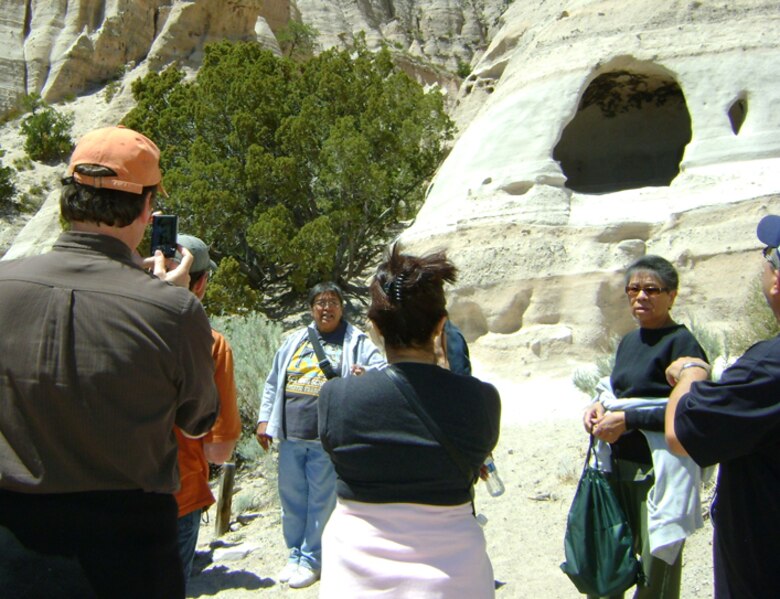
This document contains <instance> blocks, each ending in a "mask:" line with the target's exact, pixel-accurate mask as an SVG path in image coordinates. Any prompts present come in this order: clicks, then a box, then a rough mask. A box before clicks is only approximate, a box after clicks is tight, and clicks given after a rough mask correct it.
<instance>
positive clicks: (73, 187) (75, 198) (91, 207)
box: [60, 164, 157, 227]
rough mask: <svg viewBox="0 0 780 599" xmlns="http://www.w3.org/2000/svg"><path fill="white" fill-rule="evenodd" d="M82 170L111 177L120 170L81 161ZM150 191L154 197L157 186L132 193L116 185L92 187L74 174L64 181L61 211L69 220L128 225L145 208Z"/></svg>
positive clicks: (80, 168) (92, 174) (79, 167)
mask: <svg viewBox="0 0 780 599" xmlns="http://www.w3.org/2000/svg"><path fill="white" fill-rule="evenodd" d="M76 168H77V169H78V171H79V172H83V174H85V175H90V176H92V177H108V176H112V175H115V174H116V173H115V172H114V171H113V170H111V169H110V168H106V167H104V166H92V165H87V164H80V165H79V166H77V167H76ZM148 193H151V194H152V201H154V197H155V195H156V193H157V186H156V185H153V186H151V187H144V189H143V193H140V194H138V193H128V192H126V191H118V190H116V189H107V188H98V187H91V186H89V185H82V184H81V183H77V182H76V181H75V180H74V179H73V178H72V177H69V178H68V179H65V180H64V181H63V187H62V193H61V195H60V212H61V213H62V218H64V219H65V220H66V221H67V222H73V221H79V222H85V223H96V224H100V223H104V224H106V225H109V226H111V227H126V226H127V225H129V224H130V223H132V222H133V221H134V220H135V219H136V218H138V215H139V214H141V212H142V211H143V209H144V202H145V201H146V196H147V194H148Z"/></svg>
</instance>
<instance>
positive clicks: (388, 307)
mask: <svg viewBox="0 0 780 599" xmlns="http://www.w3.org/2000/svg"><path fill="white" fill-rule="evenodd" d="M454 280H455V267H454V266H453V265H452V264H451V263H450V262H449V261H447V259H446V257H445V256H444V254H434V255H430V256H424V257H414V256H408V255H404V254H401V253H400V252H399V250H398V247H397V246H396V247H394V248H393V250H392V252H391V255H390V256H389V258H388V260H387V261H386V262H385V263H383V264H382V265H380V267H379V270H378V272H377V275H376V276H375V277H374V280H373V282H372V284H371V299H372V303H371V307H370V308H369V311H368V316H369V318H370V319H371V321H372V323H373V325H374V327H375V328H376V329H377V331H378V332H379V333H380V335H381V336H382V337H383V339H384V343H385V349H386V352H387V359H388V362H389V363H390V364H391V365H392V366H391V367H390V368H392V369H394V370H395V372H396V373H398V374H400V375H401V376H402V377H404V378H405V379H406V380H407V381H408V383H409V384H410V386H411V388H412V389H413V390H414V393H415V394H416V396H417V399H418V401H419V403H420V404H421V405H422V408H423V410H424V411H425V412H427V414H428V415H429V416H430V418H431V419H432V420H433V421H434V422H435V424H436V426H438V428H439V429H440V430H439V432H438V434H440V435H443V437H444V438H445V439H448V440H449V443H451V444H452V445H453V446H454V452H455V454H456V457H452V455H451V453H449V452H448V451H447V450H445V448H444V447H442V445H441V444H440V443H439V441H437V433H435V432H431V430H430V429H429V428H428V426H426V424H425V423H424V422H423V420H421V417H420V416H419V415H418V413H417V412H416V411H415V409H414V408H413V407H412V406H411V405H410V404H409V403H408V400H407V398H406V397H405V396H404V394H403V393H402V392H401V390H400V389H399V387H397V386H396V384H395V383H394V382H393V380H392V379H391V378H390V377H389V376H388V373H386V372H384V371H369V372H367V373H366V374H364V375H363V376H361V377H353V378H348V379H347V378H345V379H334V380H332V381H329V382H328V383H326V384H325V386H324V387H323V388H322V391H321V393H320V400H319V427H320V439H321V440H322V445H323V447H324V448H325V450H326V451H327V452H328V453H329V454H330V456H331V459H332V460H333V463H334V465H335V468H336V474H337V476H338V482H337V494H338V505H337V507H336V510H335V511H334V513H333V515H332V516H331V518H330V520H329V522H328V525H327V526H326V529H325V535H324V540H323V543H324V546H325V547H327V550H326V551H325V552H324V556H325V557H324V562H323V570H322V586H321V591H320V597H339V598H350V597H355V598H357V597H360V598H361V599H362V598H364V597H372V596H380V595H381V596H392V597H395V598H398V597H401V598H403V597H409V596H414V597H420V596H439V597H463V598H466V597H468V598H470V599H471V598H476V599H479V598H483V597H485V598H487V597H493V596H494V582H493V571H492V567H491V565H490V561H489V559H488V557H487V553H486V551H485V540H484V536H483V535H482V530H481V529H480V527H479V525H478V524H477V522H476V520H475V519H474V517H473V512H472V505H471V497H472V486H473V483H474V481H475V480H476V478H477V476H478V474H479V470H480V466H481V465H482V464H483V462H484V460H485V458H486V457H487V456H488V454H489V453H490V452H491V451H492V449H493V448H494V447H495V445H496V442H497V440H498V429H499V416H500V402H499V397H498V393H497V391H496V390H495V388H494V387H493V386H492V385H489V384H487V383H483V382H481V381H479V380H477V379H475V378H473V377H471V376H463V375H457V374H454V373H452V372H450V371H448V370H445V369H443V368H440V367H439V366H437V365H436V357H435V354H434V339H435V338H436V337H437V336H438V335H439V334H440V333H441V331H442V327H443V326H444V322H445V320H446V316H447V311H446V309H445V297H444V290H443V284H444V282H445V281H446V282H452V281H454ZM412 401H414V400H412ZM456 460H457V463H456Z"/></svg>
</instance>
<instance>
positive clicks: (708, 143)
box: [403, 0, 780, 373]
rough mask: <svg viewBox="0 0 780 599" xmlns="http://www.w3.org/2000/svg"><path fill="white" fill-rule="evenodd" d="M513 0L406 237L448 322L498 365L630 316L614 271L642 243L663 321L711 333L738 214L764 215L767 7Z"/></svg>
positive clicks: (771, 9) (737, 258)
mask: <svg viewBox="0 0 780 599" xmlns="http://www.w3.org/2000/svg"><path fill="white" fill-rule="evenodd" d="M529 4H530V3H525V2H524V3H516V4H513V5H512V6H511V7H510V8H509V9H508V10H507V12H506V13H505V14H504V16H503V17H502V20H503V22H504V27H503V28H501V30H500V31H499V32H498V34H497V35H496V37H495V39H494V40H493V42H492V44H491V46H490V47H489V48H488V50H487V51H486V53H485V54H484V56H482V58H481V60H480V61H479V63H478V64H477V65H476V66H475V68H474V70H473V73H472V75H471V76H470V77H469V78H468V80H467V81H466V82H464V85H463V86H462V88H461V92H460V96H459V106H458V109H457V111H456V114H457V115H459V118H460V122H461V124H462V125H463V132H462V134H461V135H460V137H459V139H458V140H457V142H456V144H455V146H454V148H453V150H452V152H451V153H450V155H449V156H448V158H447V160H446V161H445V163H444V164H443V165H442V167H441V168H440V170H439V172H438V174H437V176H436V177H435V179H434V181H433V182H432V184H431V186H430V189H429V193H428V195H427V199H426V202H425V205H424V207H423V208H422V210H421V211H420V213H419V215H418V217H417V220H416V222H415V223H414V225H413V226H412V227H411V229H409V230H408V231H407V232H406V233H405V234H404V236H403V239H404V240H405V242H406V243H407V244H408V245H409V246H410V247H411V248H414V249H418V250H423V249H428V248H433V247H447V248H449V250H450V253H451V255H452V257H453V258H454V259H455V261H456V262H457V263H458V264H459V265H460V266H461V269H462V270H461V278H460V281H459V282H458V284H457V286H455V287H454V288H453V290H452V293H451V308H450V310H451V314H452V316H453V318H454V320H456V321H457V322H459V324H461V326H462V328H463V329H464V332H465V333H466V335H467V337H468V338H469V340H470V341H472V342H476V344H475V345H476V349H477V352H479V351H480V348H482V349H491V350H493V354H491V356H493V358H494V357H495V355H496V354H495V351H496V350H497V351H499V355H500V352H505V355H506V356H507V357H508V359H511V361H512V363H511V364H508V365H507V372H512V371H514V372H515V373H517V372H523V371H525V372H527V373H530V372H532V371H533V370H534V369H535V368H538V367H541V366H542V365H543V364H544V363H545V361H546V360H548V359H549V358H555V360H553V361H554V362H556V364H558V365H560V364H561V363H562V361H563V362H565V360H566V358H567V357H568V358H569V359H571V360H572V361H578V360H583V359H587V358H588V357H589V356H592V355H593V353H594V350H596V349H599V348H601V347H605V346H607V345H608V342H609V339H610V338H611V337H612V336H614V335H618V334H622V333H624V332H625V331H626V330H627V329H628V328H629V327H631V326H632V324H631V322H630V319H629V318H628V314H627V312H628V310H627V308H626V305H625V304H626V302H625V299H624V297H623V295H622V286H623V282H622V279H621V277H620V274H619V273H620V271H621V269H623V268H624V267H625V266H627V265H628V263H630V262H631V261H632V260H633V259H635V258H636V257H638V256H640V255H642V254H645V253H658V254H661V255H664V256H665V257H667V258H668V259H670V260H671V261H673V262H674V263H675V264H676V265H677V266H678V267H679V270H680V274H681V280H682V285H683V287H682V289H681V291H680V296H679V298H678V302H677V304H678V305H677V307H676V310H675V313H676V314H677V316H678V317H680V316H683V319H684V316H685V314H686V312H687V313H688V314H690V315H691V316H692V317H693V319H694V320H695V321H696V322H698V323H699V324H702V323H705V322H706V323H707V324H708V325H709V326H711V327H715V328H718V327H719V328H721V329H724V330H726V329H728V327H729V326H732V325H733V323H734V321H735V319H736V318H737V315H738V314H739V310H740V306H741V305H742V303H743V301H744V298H745V295H746V293H747V292H748V290H749V289H750V287H751V284H750V283H751V282H752V281H753V279H755V278H756V273H757V272H758V268H759V267H760V264H761V262H760V255H759V254H758V253H757V252H752V250H754V249H756V248H757V247H758V245H759V244H758V241H757V239H756V238H755V225H756V223H757V221H758V220H759V218H760V216H761V215H762V214H764V213H766V212H767V211H774V212H780V203H778V201H777V200H778V199H779V198H778V193H780V135H779V134H778V133H780V132H779V131H778V129H780V115H778V113H777V111H776V110H774V109H773V108H774V107H775V106H776V103H777V96H778V93H780V86H778V84H777V82H776V78H775V77H774V65H775V64H777V60H778V58H780V48H779V47H778V42H777V39H776V36H775V35H774V34H773V32H774V31H776V29H777V26H778V24H780V12H778V2H769V1H757V0H741V1H737V2H729V3H728V4H726V3H719V2H716V3H709V2H690V1H686V2H680V1H676V0H655V1H653V2H631V3H625V2H620V1H617V0H616V1H609V0H598V1H597V0H591V1H587V0H583V1H579V2H564V1H546V2H538V3H534V5H533V6H530V5H529ZM493 358H492V359H493ZM523 364H526V366H523Z"/></svg>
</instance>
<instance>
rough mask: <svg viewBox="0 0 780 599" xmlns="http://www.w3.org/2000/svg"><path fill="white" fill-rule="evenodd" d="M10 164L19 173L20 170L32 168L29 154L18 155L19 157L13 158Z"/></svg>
mask: <svg viewBox="0 0 780 599" xmlns="http://www.w3.org/2000/svg"><path fill="white" fill-rule="evenodd" d="M12 164H13V166H14V168H15V169H16V171H17V172H19V173H21V172H22V171H29V170H32V168H33V163H32V160H30V157H29V156H20V157H19V158H14V161H13V162H12Z"/></svg>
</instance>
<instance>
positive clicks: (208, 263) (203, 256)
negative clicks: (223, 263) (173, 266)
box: [176, 233, 217, 272]
mask: <svg viewBox="0 0 780 599" xmlns="http://www.w3.org/2000/svg"><path fill="white" fill-rule="evenodd" d="M176 243H178V244H179V245H180V246H182V247H185V248H187V249H188V250H189V251H190V252H191V253H192V257H193V258H194V259H193V261H192V267H191V268H190V272H201V271H203V270H216V269H217V265H216V263H215V262H214V261H213V260H212V259H211V258H209V246H207V245H206V244H205V243H203V241H202V240H200V239H198V238H197V237H194V236H192V235H183V234H181V233H179V234H178V235H177V236H176ZM176 260H177V261H179V262H180V261H181V254H180V253H179V252H176Z"/></svg>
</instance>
